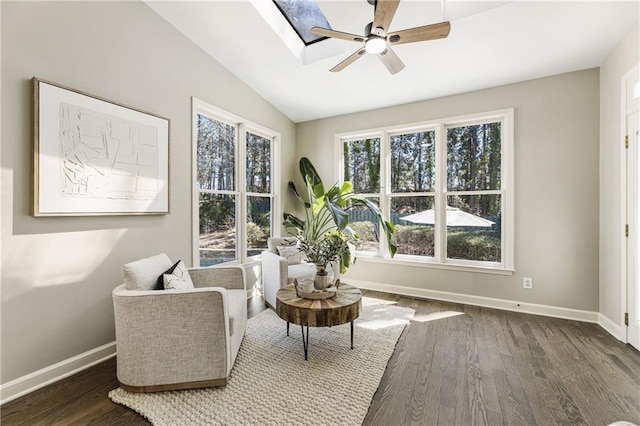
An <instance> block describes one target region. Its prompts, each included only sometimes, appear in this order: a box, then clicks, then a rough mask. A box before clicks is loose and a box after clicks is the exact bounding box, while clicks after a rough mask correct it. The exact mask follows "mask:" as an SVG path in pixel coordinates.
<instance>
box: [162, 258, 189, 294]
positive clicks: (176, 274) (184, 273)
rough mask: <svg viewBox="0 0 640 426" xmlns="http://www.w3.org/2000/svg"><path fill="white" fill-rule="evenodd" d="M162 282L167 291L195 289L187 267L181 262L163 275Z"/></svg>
mask: <svg viewBox="0 0 640 426" xmlns="http://www.w3.org/2000/svg"><path fill="white" fill-rule="evenodd" d="M162 282H163V286H164V289H165V290H187V289H190V288H194V287H193V281H191V277H190V276H189V271H188V270H187V266H186V265H185V264H184V262H183V261H182V260H179V261H177V262H176V263H175V265H173V266H172V267H171V268H169V269H168V270H167V271H165V273H164V274H162Z"/></svg>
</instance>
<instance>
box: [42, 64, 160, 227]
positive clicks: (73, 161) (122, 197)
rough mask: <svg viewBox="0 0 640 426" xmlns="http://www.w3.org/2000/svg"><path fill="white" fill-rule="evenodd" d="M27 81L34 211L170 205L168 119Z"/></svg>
mask: <svg viewBox="0 0 640 426" xmlns="http://www.w3.org/2000/svg"><path fill="white" fill-rule="evenodd" d="M32 81H33V91H34V160H33V161H34V164H33V170H34V174H33V176H34V178H33V179H34V180H33V215H34V216H94V215H137V214H167V213H169V119H167V118H163V117H160V116H157V115H153V114H150V113H146V112H142V111H139V110H136V109H134V108H130V107H126V106H123V105H119V104H116V103H113V102H110V101H107V100H105V99H101V98H99V97H97V96H94V95H90V94H87V93H82V92H78V91H75V90H72V89H69V88H66V87H63V86H60V85H57V84H54V83H50V82H47V81H44V80H40V79H38V78H35V77H34V78H33V80H32Z"/></svg>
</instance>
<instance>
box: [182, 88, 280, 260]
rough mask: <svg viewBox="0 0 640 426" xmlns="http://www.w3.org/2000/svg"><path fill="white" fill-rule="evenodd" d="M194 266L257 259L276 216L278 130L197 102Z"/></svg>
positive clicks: (195, 124)
mask: <svg viewBox="0 0 640 426" xmlns="http://www.w3.org/2000/svg"><path fill="white" fill-rule="evenodd" d="M193 122H194V130H193V134H194V136H193V145H194V163H195V164H194V197H193V198H194V209H193V210H194V236H195V238H194V240H195V241H194V262H193V263H194V265H200V266H210V265H215V264H219V263H226V262H245V261H247V260H252V258H254V257H255V256H257V255H259V254H260V252H261V251H262V250H264V249H265V248H266V247H267V238H268V237H270V236H271V235H272V230H273V229H274V227H273V219H274V218H275V217H277V215H276V211H275V210H276V206H277V202H276V194H275V191H274V186H273V182H274V172H275V171H276V168H275V167H274V159H275V158H277V156H276V152H275V151H276V149H277V146H276V143H277V140H278V135H277V133H276V132H274V131H272V130H269V129H266V128H263V127H261V126H259V125H257V124H255V123H250V122H248V121H247V120H244V119H242V118H241V117H237V116H234V115H232V114H229V113H227V112H225V111H222V110H220V109H218V108H216V107H214V106H212V105H209V104H207V103H205V102H203V101H200V100H198V99H195V98H194V99H193Z"/></svg>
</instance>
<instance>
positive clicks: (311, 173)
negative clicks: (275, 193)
mask: <svg viewBox="0 0 640 426" xmlns="http://www.w3.org/2000/svg"><path fill="white" fill-rule="evenodd" d="M300 174H301V176H302V179H303V181H304V183H305V187H306V194H305V195H306V197H304V196H302V195H301V194H300V192H298V190H297V188H296V186H295V184H294V183H293V182H289V189H290V190H291V192H292V193H293V194H294V195H295V197H296V198H297V199H298V200H299V201H300V203H301V204H302V205H303V207H304V213H305V216H304V219H302V218H299V217H296V216H294V215H292V214H290V213H285V214H284V222H283V225H284V227H285V228H286V229H287V230H288V231H289V233H291V234H292V235H294V236H296V237H297V238H298V240H299V241H300V246H301V249H302V250H303V251H304V252H305V253H306V255H307V258H308V260H309V261H310V262H313V263H315V264H317V265H326V264H327V263H329V262H331V261H333V260H339V261H340V272H341V273H345V272H346V271H347V269H348V268H349V266H350V265H351V261H352V259H354V257H353V255H352V247H353V246H352V245H353V244H357V243H358V239H359V237H358V235H357V234H356V233H355V232H354V231H353V229H351V228H350V227H349V213H348V210H349V209H351V208H353V207H356V206H365V207H366V208H368V209H369V211H371V212H372V213H373V214H374V215H375V216H376V217H377V218H378V222H379V225H380V226H379V229H381V230H382V231H383V232H384V234H385V237H386V238H385V241H386V243H387V246H388V248H389V252H390V253H391V256H392V257H393V256H394V255H395V253H396V250H397V248H396V246H395V243H394V237H393V224H392V223H391V222H389V221H388V220H386V219H385V218H384V217H383V216H382V212H381V211H380V208H379V207H378V206H377V205H376V204H375V203H373V202H371V201H370V200H368V199H366V198H365V197H363V196H360V195H357V194H354V193H353V184H352V183H351V182H349V181H346V182H344V183H342V184H341V185H338V184H334V185H333V186H332V187H330V188H329V189H328V190H327V189H325V186H324V184H323V183H322V179H321V178H320V175H318V172H317V171H316V169H315V167H313V164H311V161H309V159H308V158H306V157H302V158H301V159H300Z"/></svg>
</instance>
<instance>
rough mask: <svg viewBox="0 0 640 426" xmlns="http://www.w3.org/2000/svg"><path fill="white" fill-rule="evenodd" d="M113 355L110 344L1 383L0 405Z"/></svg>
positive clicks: (113, 350) (112, 347) (112, 344)
mask: <svg viewBox="0 0 640 426" xmlns="http://www.w3.org/2000/svg"><path fill="white" fill-rule="evenodd" d="M115 355H116V342H111V343H107V344H106V345H102V346H100V347H98V348H95V349H91V350H88V351H87V352H84V353H81V354H79V355H76V356H73V357H71V358H68V359H65V360H64V361H60V362H58V363H55V364H53V365H50V366H48V367H45V368H42V369H40V370H38V371H34V372H33V373H29V374H27V375H25V376H22V377H18V378H17V379H14V380H11V381H10V382H7V383H3V384H1V385H0V405H2V404H4V403H6V402H9V401H13V400H14V399H16V398H20V397H21V396H23V395H26V394H28V393H30V392H33V391H35V390H37V389H40V388H43V387H45V386H47V385H50V384H51V383H54V382H57V381H58V380H62V379H64V378H66V377H69V376H71V375H73V374H76V373H79V372H81V371H82V370H86V369H87V368H89V367H92V366H94V365H96V364H99V363H101V362H103V361H106V360H107V359H109V358H112V357H114V356H115Z"/></svg>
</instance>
